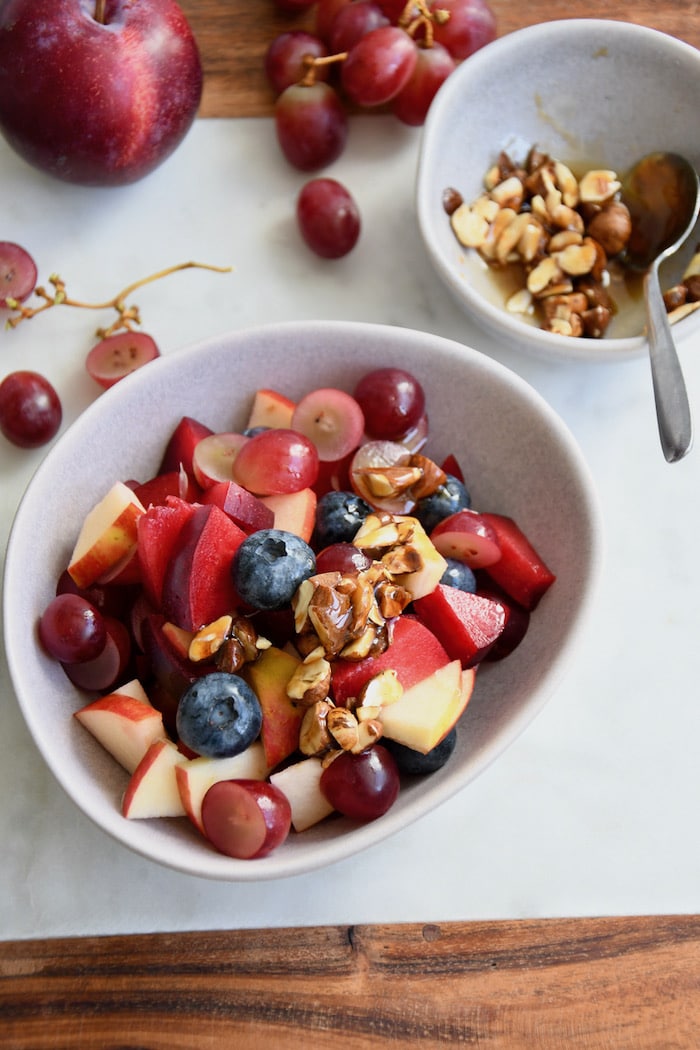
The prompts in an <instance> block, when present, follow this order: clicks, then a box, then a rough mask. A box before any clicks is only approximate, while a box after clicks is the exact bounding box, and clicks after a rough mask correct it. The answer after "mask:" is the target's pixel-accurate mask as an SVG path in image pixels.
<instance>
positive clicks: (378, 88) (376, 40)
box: [340, 25, 418, 106]
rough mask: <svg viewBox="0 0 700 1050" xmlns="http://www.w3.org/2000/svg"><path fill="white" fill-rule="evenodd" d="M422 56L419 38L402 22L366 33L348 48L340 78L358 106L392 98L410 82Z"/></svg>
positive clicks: (380, 102) (379, 102) (381, 103)
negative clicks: (401, 23)
mask: <svg viewBox="0 0 700 1050" xmlns="http://www.w3.org/2000/svg"><path fill="white" fill-rule="evenodd" d="M417 58H418V48H417V46H416V43H415V41H414V40H413V39H412V38H411V37H410V36H409V35H408V33H405V32H404V31H403V29H399V28H398V26H391V25H389V26H382V27H381V28H380V29H373V30H372V31H371V32H370V33H366V34H365V36H363V37H361V38H360V40H358V42H357V43H356V44H355V46H354V47H352V48H351V49H350V51H349V52H348V57H347V58H346V59H345V61H344V62H343V64H342V67H341V70H340V79H341V82H342V85H343V88H344V90H345V93H346V94H347V96H348V98H349V99H350V100H351V101H352V102H354V103H355V104H356V105H358V106H381V105H384V103H385V102H390V101H391V99H392V98H394V97H395V96H396V95H398V93H399V91H401V89H402V88H403V87H405V85H406V84H407V83H408V80H409V78H410V76H411V74H412V73H413V70H414V68H415V65H416V61H417Z"/></svg>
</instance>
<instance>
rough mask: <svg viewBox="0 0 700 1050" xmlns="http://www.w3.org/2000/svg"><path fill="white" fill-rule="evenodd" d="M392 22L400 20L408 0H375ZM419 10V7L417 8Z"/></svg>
mask: <svg viewBox="0 0 700 1050" xmlns="http://www.w3.org/2000/svg"><path fill="white" fill-rule="evenodd" d="M375 3H376V4H377V7H379V8H380V9H381V10H382V11H383V12H384V14H385V15H386V17H387V18H388V19H389V21H390V22H398V20H399V18H400V17H401V15H402V14H403V12H404V9H405V7H406V3H407V0H375ZM416 11H417V8H416Z"/></svg>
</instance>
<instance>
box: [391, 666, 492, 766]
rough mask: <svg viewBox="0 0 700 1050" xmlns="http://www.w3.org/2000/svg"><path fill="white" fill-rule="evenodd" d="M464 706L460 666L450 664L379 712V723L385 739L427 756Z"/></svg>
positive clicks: (445, 733)
mask: <svg viewBox="0 0 700 1050" xmlns="http://www.w3.org/2000/svg"><path fill="white" fill-rule="evenodd" d="M470 692H471V690H470ZM468 699H469V697H468V696H467V700H468ZM465 706H466V700H465V699H464V694H463V690H462V665H461V664H460V662H459V660H452V661H451V663H449V664H445V665H444V667H440V668H438V670H437V671H434V672H433V674H431V675H429V676H428V677H427V678H424V679H422V681H420V682H417V683H416V684H415V685H413V686H411V688H410V689H406V690H405V692H404V693H403V694H402V695H401V696H400V697H399V699H398V700H396V701H395V703H393V704H390V705H389V707H385V708H382V710H381V711H380V714H379V719H380V721H381V723H382V727H383V730H384V736H387V737H389V739H390V740H395V741H396V742H397V743H399V744H404V745H405V746H406V747H410V748H413V750H414V751H420V752H421V753H422V754H427V753H428V751H432V749H433V748H434V747H435V746H436V745H437V744H439V743H440V741H441V740H442V739H443V737H445V736H446V735H447V734H448V733H449V731H450V729H451V728H452V726H453V725H454V724H455V722H456V721H457V719H458V718H459V716H460V715H461V713H462V711H463V710H464V707H465Z"/></svg>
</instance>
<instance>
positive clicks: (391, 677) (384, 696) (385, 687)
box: [356, 668, 403, 709]
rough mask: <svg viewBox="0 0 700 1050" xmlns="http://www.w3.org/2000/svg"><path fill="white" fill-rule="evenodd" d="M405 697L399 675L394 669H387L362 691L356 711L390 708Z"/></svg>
mask: <svg viewBox="0 0 700 1050" xmlns="http://www.w3.org/2000/svg"><path fill="white" fill-rule="evenodd" d="M402 695H403V686H402V685H401V683H400V682H399V679H398V675H397V674H396V671H395V670H394V669H393V668H387V669H386V670H385V671H380V672H379V674H376V675H374V677H373V678H370V679H369V681H368V682H365V684H364V686H363V687H362V689H361V690H360V695H359V697H358V698H357V704H356V709H360V708H365V707H367V706H368V705H370V706H373V707H379V708H382V707H388V706H389V704H393V703H395V702H396V701H397V700H398V699H399V698H400V697H401V696H402Z"/></svg>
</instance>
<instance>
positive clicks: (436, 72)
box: [391, 43, 456, 127]
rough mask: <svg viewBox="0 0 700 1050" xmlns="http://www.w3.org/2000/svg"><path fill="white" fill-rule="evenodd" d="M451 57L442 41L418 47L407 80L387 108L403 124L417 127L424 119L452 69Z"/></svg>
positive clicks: (452, 60)
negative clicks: (415, 59)
mask: <svg viewBox="0 0 700 1050" xmlns="http://www.w3.org/2000/svg"><path fill="white" fill-rule="evenodd" d="M455 65H456V63H455V60H454V59H453V57H452V55H451V54H450V52H449V51H448V50H447V48H445V47H443V46H442V44H437V43H435V44H433V46H432V47H419V48H418V59H417V61H416V68H415V69H414V70H413V73H412V75H411V79H410V80H409V81H408V83H407V84H406V86H405V87H404V88H403V90H402V91H400V92H399V94H398V95H397V96H396V98H395V99H394V100H393V102H392V104H391V111H392V113H393V114H394V116H395V117H398V119H399V120H400V121H402V122H403V123H404V124H409V125H411V126H412V127H419V126H420V125H421V124H423V123H424V122H425V118H426V115H427V113H428V109H429V108H430V104H431V102H432V101H433V99H434V98H435V95H436V94H437V92H438V89H439V88H440V87H442V85H443V84H444V82H445V81H446V80H447V78H448V77H449V75H450V73H452V72H454V69H455Z"/></svg>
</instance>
